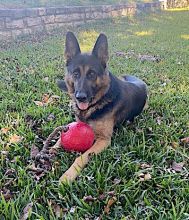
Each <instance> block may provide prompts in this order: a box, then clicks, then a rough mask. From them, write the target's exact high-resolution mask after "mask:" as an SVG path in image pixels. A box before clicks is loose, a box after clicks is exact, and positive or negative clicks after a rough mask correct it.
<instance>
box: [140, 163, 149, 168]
mask: <svg viewBox="0 0 189 220" xmlns="http://www.w3.org/2000/svg"><path fill="white" fill-rule="evenodd" d="M140 167H141V168H142V169H147V168H151V166H150V165H149V164H147V163H142V164H140Z"/></svg>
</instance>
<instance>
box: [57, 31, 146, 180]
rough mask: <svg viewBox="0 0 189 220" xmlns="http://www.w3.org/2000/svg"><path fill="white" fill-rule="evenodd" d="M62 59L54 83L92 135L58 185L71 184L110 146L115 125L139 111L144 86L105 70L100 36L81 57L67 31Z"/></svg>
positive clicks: (104, 47) (105, 48)
mask: <svg viewBox="0 0 189 220" xmlns="http://www.w3.org/2000/svg"><path fill="white" fill-rule="evenodd" d="M65 58H66V68H67V73H66V75H65V79H64V80H60V81H58V86H59V88H60V89H62V90H64V91H66V92H67V93H68V94H69V96H70V97H71V100H72V104H73V108H74V112H75V116H76V119H77V120H80V121H83V122H86V123H88V124H89V125H90V126H91V127H92V128H93V130H94V132H95V142H94V144H93V146H92V147H91V148H90V149H89V150H87V151H85V152H84V153H83V154H82V155H81V156H79V157H78V158H76V160H75V161H74V163H73V164H72V166H71V167H70V168H69V169H68V170H67V171H66V172H65V173H64V174H63V175H62V177H61V178H60V182H62V181H63V182H64V181H68V182H71V181H73V180H74V179H75V178H76V177H77V176H78V174H79V173H80V171H81V170H82V169H83V168H84V166H85V165H86V164H87V163H88V162H89V159H90V156H91V155H92V154H98V153H100V152H102V151H103V150H104V149H106V148H107V147H108V145H110V143H111V136H112V133H113V128H114V127H115V126H116V125H118V124H120V123H122V122H124V121H133V120H134V118H135V117H136V116H137V115H139V114H140V113H141V112H142V110H143V108H144V105H145V103H146V100H147V86H146V84H145V83H144V82H143V81H142V80H140V79H138V78H137V77H134V76H123V78H122V79H119V78H117V77H115V76H114V75H113V74H112V73H111V72H110V71H109V70H108V66H107V62H108V58H109V56H108V42H107V37H106V36H105V35H104V34H100V35H99V37H98V39H97V41H96V43H95V45H94V48H93V50H92V53H91V54H84V53H81V50H80V46H79V44H78V41H77V39H76V37H75V35H74V34H73V33H72V32H68V33H67V35H66V45H65Z"/></svg>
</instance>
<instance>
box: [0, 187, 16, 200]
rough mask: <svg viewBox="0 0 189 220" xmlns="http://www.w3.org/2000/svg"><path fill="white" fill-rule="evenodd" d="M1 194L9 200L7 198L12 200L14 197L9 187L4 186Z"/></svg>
mask: <svg viewBox="0 0 189 220" xmlns="http://www.w3.org/2000/svg"><path fill="white" fill-rule="evenodd" d="M1 194H2V196H3V197H4V199H5V200H6V201H7V200H10V199H11V198H12V196H13V195H12V193H11V192H10V190H9V189H6V188H4V189H3V190H2V191H1Z"/></svg>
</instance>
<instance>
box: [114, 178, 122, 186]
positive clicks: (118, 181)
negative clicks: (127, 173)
mask: <svg viewBox="0 0 189 220" xmlns="http://www.w3.org/2000/svg"><path fill="white" fill-rule="evenodd" d="M120 182H121V179H117V178H115V179H114V180H113V183H114V184H115V185H117V184H119V183H120Z"/></svg>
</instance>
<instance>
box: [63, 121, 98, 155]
mask: <svg viewBox="0 0 189 220" xmlns="http://www.w3.org/2000/svg"><path fill="white" fill-rule="evenodd" d="M67 126H68V131H66V132H62V134H61V145H62V147H63V148H64V149H65V150H67V151H78V152H84V151H86V150H88V149H89V148H90V147H91V146H92V145H93V143H94V139H95V135H94V132H93V129H92V128H91V127H90V126H89V125H88V124H86V123H84V122H72V123H70V124H68V125H67Z"/></svg>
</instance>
